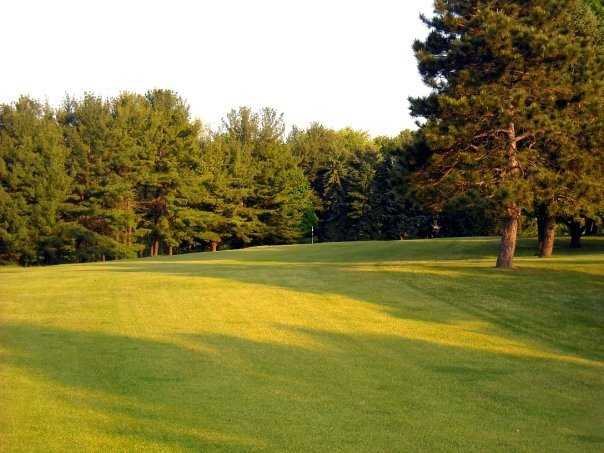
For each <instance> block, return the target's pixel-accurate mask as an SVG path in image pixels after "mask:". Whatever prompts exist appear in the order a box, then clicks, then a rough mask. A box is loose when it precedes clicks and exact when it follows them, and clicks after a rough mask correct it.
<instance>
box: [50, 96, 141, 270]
mask: <svg viewBox="0 0 604 453" xmlns="http://www.w3.org/2000/svg"><path fill="white" fill-rule="evenodd" d="M58 121H59V124H60V125H61V127H62V129H63V134H64V137H65V144H66V146H67V147H68V148H69V154H68V155H67V159H66V169H67V173H68V175H69V176H70V178H71V184H70V191H69V192H70V193H69V197H68V198H67V200H66V203H65V204H64V205H63V208H62V210H61V218H62V219H63V220H64V221H67V222H75V223H77V224H78V225H79V227H76V226H71V227H69V228H63V229H62V230H61V234H60V235H59V237H60V238H61V239H62V240H64V241H67V242H73V244H75V247H76V249H75V250H74V253H73V254H72V256H71V258H67V257H66V256H65V255H61V254H60V253H55V252H47V254H48V255H49V256H50V255H53V256H54V257H53V258H51V260H52V261H56V262H61V261H73V260H77V261H93V260H98V259H115V258H122V257H126V256H133V255H134V254H135V252H136V247H135V245H134V244H133V242H132V237H131V236H132V234H131V232H132V229H133V228H134V226H135V214H134V212H135V210H134V207H135V206H134V205H135V204H134V186H133V183H132V181H131V180H129V179H128V178H125V175H124V174H123V172H122V171H120V170H121V165H120V162H121V160H122V159H123V157H122V156H120V155H119V154H118V153H119V151H120V148H119V147H118V146H115V144H116V143H115V138H116V136H115V133H114V129H115V125H114V115H113V111H112V105H111V103H110V102H109V101H106V100H103V99H101V98H99V97H96V96H93V95H92V94H86V95H85V96H84V97H83V98H82V99H72V98H67V99H66V100H65V102H64V104H63V106H62V108H61V109H59V111H58ZM86 230H88V231H86ZM69 234H72V235H73V236H74V237H73V238H68V236H69ZM50 244H54V246H53V247H54V248H61V246H60V245H57V244H58V242H57V241H50V242H49V243H47V247H51V245H50ZM69 247H71V246H66V248H69ZM57 256H63V257H62V258H58V257H57Z"/></svg>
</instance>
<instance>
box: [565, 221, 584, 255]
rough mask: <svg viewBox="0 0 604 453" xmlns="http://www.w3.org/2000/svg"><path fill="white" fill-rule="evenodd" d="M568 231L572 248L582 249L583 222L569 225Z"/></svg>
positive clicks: (574, 222) (573, 222)
mask: <svg viewBox="0 0 604 453" xmlns="http://www.w3.org/2000/svg"><path fill="white" fill-rule="evenodd" d="M568 229H569V232H570V248H571V249H578V248H581V233H582V227H581V222H577V221H574V220H573V221H572V222H570V223H569V225H568Z"/></svg>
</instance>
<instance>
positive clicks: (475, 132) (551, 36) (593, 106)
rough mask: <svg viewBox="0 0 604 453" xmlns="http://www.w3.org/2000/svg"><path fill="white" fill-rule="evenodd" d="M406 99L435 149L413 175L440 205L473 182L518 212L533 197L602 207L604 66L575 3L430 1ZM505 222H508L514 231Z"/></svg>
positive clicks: (501, 208)
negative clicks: (419, 91) (427, 90)
mask: <svg viewBox="0 0 604 453" xmlns="http://www.w3.org/2000/svg"><path fill="white" fill-rule="evenodd" d="M424 21H425V23H426V24H427V25H428V26H429V27H430V28H431V30H432V31H431V33H430V35H429V36H428V38H427V39H426V40H425V41H422V42H420V41H417V42H416V43H415V45H414V50H415V52H416V56H417V59H418V63H419V70H420V73H421V74H422V76H423V78H424V81H425V83H426V84H427V85H428V86H429V87H431V88H432V93H431V94H430V95H429V96H427V97H423V98H415V99H411V107H412V113H413V114H414V115H416V116H419V117H424V118H425V119H426V123H425V125H424V126H423V128H422V133H423V135H424V136H425V137H426V139H427V142H428V144H429V146H430V149H431V153H432V154H431V155H430V157H429V162H428V165H426V167H425V168H424V169H423V171H422V172H421V173H420V176H421V177H420V178H418V181H419V182H420V184H421V185H423V186H424V189H426V190H428V191H430V192H431V194H432V197H433V198H435V199H436V200H440V202H441V204H442V202H444V201H446V200H448V199H449V195H450V193H451V192H452V191H455V192H467V191H469V190H478V191H480V193H481V194H482V195H483V196H484V197H486V198H488V199H489V200H492V203H493V206H495V207H498V209H497V211H495V212H497V213H498V217H499V218H501V219H506V222H507V220H508V219H513V218H515V217H517V216H518V215H519V213H520V211H521V210H522V209H524V210H531V209H532V206H533V203H534V202H543V201H544V200H547V202H549V201H550V200H554V203H555V204H556V205H559V208H558V209H559V210H562V211H564V210H575V209H580V210H581V209H583V210H585V209H589V208H593V207H596V206H598V205H599V204H601V200H602V186H603V185H602V174H603V173H604V165H603V159H602V152H601V150H602V146H603V143H604V141H603V140H602V125H603V124H602V121H603V118H602V102H603V93H604V91H603V89H604V88H603V87H604V85H603V82H602V81H603V80H604V71H603V68H604V66H603V65H602V58H603V57H602V56H603V55H604V53H603V52H602V47H601V41H600V33H599V32H598V29H597V23H596V21H595V18H594V16H593V14H592V13H591V12H590V11H589V10H588V9H587V8H586V7H585V5H584V4H583V3H582V2H580V1H579V0H562V1H551V0H534V1H531V2H528V4H527V2H525V1H520V0H519V1H507V0H506V1H489V2H486V1H485V2H483V1H460V2H458V1H437V2H436V3H435V15H434V17H433V18H432V19H426V18H424ZM510 231H512V230H510Z"/></svg>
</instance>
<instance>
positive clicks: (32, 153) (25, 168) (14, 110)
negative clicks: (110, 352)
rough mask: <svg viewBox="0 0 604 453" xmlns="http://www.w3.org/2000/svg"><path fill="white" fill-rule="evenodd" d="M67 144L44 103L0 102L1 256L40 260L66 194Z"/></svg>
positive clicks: (30, 261) (25, 261)
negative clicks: (42, 246) (9, 103)
mask: <svg viewBox="0 0 604 453" xmlns="http://www.w3.org/2000/svg"><path fill="white" fill-rule="evenodd" d="M66 155H67V149H66V148H65V146H64V144H63V137H62V133H61V129H60V128H59V127H58V125H57V122H56V120H55V118H54V114H53V112H52V110H51V109H50V108H49V107H48V106H43V105H41V104H40V103H38V102H36V101H34V100H32V99H30V98H27V97H21V98H20V99H19V100H18V101H17V102H16V103H15V104H14V105H2V106H0V260H1V261H16V262H19V263H21V264H33V263H40V262H45V257H44V254H43V253H41V251H40V245H41V244H42V243H43V242H44V241H45V240H46V239H47V238H49V237H52V236H53V235H54V234H55V232H56V229H57V227H58V225H59V223H60V219H59V213H60V210H61V206H62V204H63V202H64V200H65V198H66V197H67V191H68V185H69V178H68V176H67V174H66V172H65V159H66Z"/></svg>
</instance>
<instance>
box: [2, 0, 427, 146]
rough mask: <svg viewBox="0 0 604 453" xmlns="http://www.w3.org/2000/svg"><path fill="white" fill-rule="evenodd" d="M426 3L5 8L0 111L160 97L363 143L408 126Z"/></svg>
mask: <svg viewBox="0 0 604 453" xmlns="http://www.w3.org/2000/svg"><path fill="white" fill-rule="evenodd" d="M431 4H432V0H366V1H355V0H342V1H340V0H287V1H286V0H213V1H209V0H207V1H204V0H198V1H195V0H188V1H187V0H178V1H177V0H163V1H149V0H145V1H143V0H140V1H138V0H119V1H115V0H103V1H101V0H87V1H82V0H80V1H76V0H74V1H69V0H53V1H47V0H46V1H33V0H14V1H6V2H3V4H2V13H1V14H0V30H2V38H3V39H2V41H3V45H2V69H1V71H0V102H12V101H14V100H16V98H17V97H18V95H20V94H29V95H31V96H34V97H37V98H40V99H42V100H48V101H49V102H50V103H51V104H53V105H58V104H59V103H60V101H61V99H62V98H63V97H64V95H65V94H66V93H69V94H73V95H81V94H82V93H83V92H84V91H92V92H94V93H96V94H99V95H102V96H113V95H115V94H117V93H119V92H120V91H123V90H128V91H135V92H140V93H143V92H144V91H146V90H147V89H150V88H170V89H173V90H175V91H177V92H178V93H179V94H180V95H182V96H183V97H184V98H185V99H186V100H187V101H188V102H189V104H190V106H191V112H192V114H193V116H195V117H198V118H201V119H202V121H204V123H206V124H208V125H210V126H214V127H215V126H217V125H219V124H220V119H221V118H222V117H223V116H224V115H225V113H226V111H227V110H229V109H230V108H232V107H236V106H239V105H250V106H252V107H260V106H265V105H266V106H272V107H275V108H276V109H277V110H280V111H282V112H284V113H285V116H286V120H287V122H288V124H290V125H291V124H297V125H299V126H306V125H308V124H309V123H310V122H312V121H319V122H322V123H323V124H325V125H326V126H329V127H333V128H340V127H345V126H351V127H354V128H358V129H364V130H367V131H369V132H370V133H371V134H372V135H379V134H396V133H397V132H398V131H399V130H401V129H403V128H405V127H412V126H413V122H414V120H413V119H412V118H410V117H409V115H408V105H407V97H408V96H410V95H417V94H420V93H425V92H426V89H425V88H424V87H423V85H422V83H421V80H420V78H419V75H418V73H417V69H416V64H415V60H414V57H413V52H412V51H411V45H412V43H413V39H414V38H416V37H424V36H425V35H426V30H425V28H424V26H423V25H422V24H421V22H420V21H419V17H418V16H419V14H420V12H427V13H429V12H430V11H431Z"/></svg>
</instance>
